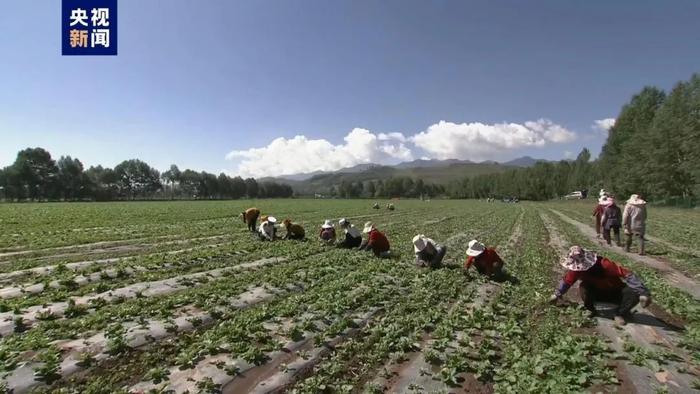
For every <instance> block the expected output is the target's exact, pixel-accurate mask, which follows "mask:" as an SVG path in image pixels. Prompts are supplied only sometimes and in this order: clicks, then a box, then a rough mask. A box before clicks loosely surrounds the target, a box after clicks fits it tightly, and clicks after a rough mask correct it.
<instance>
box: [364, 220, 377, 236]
mask: <svg viewBox="0 0 700 394" xmlns="http://www.w3.org/2000/svg"><path fill="white" fill-rule="evenodd" d="M372 229H374V223H372V222H367V223H365V228H363V229H362V232H363V233H365V234H367V233H369V232H370V231H372Z"/></svg>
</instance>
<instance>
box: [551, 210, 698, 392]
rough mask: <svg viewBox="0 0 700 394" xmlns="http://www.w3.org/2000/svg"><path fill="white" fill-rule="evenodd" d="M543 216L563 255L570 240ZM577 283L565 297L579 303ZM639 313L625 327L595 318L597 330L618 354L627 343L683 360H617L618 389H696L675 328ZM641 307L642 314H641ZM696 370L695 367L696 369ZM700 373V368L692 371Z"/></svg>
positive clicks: (554, 244) (557, 270) (557, 268)
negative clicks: (645, 363)
mask: <svg viewBox="0 0 700 394" xmlns="http://www.w3.org/2000/svg"><path fill="white" fill-rule="evenodd" d="M540 217H541V218H542V221H543V222H544V224H545V227H546V228H547V231H548V232H549V239H550V241H549V243H550V246H551V247H552V248H553V249H554V250H557V251H559V252H560V254H561V255H562V256H563V255H564V254H565V253H566V252H567V251H568V248H569V246H570V243H569V242H568V241H567V239H566V238H565V237H564V236H562V235H561V234H560V233H559V230H558V229H557V227H556V224H555V223H554V221H553V220H552V218H550V217H549V216H547V215H546V214H544V213H542V212H540ZM563 272H564V269H563V268H561V267H560V266H559V265H558V264H557V265H556V266H555V267H554V269H553V274H554V275H556V276H558V277H561V275H562V274H563ZM575 293H578V283H576V284H575V285H574V286H573V287H572V289H571V290H570V291H569V292H568V293H567V294H566V300H567V301H568V302H570V303H578V297H574V295H573V294H575ZM636 308H637V313H636V314H634V317H633V319H632V320H631V321H630V322H629V323H628V324H627V325H625V326H623V327H622V328H617V327H615V326H614V324H613V322H612V320H611V317H612V315H611V316H610V317H605V318H604V317H596V323H597V326H596V331H597V332H599V333H600V334H602V335H603V336H605V337H606V338H607V340H608V341H609V345H610V347H611V349H613V350H614V351H615V352H617V353H619V354H623V355H626V354H627V353H626V351H625V345H626V344H628V343H632V344H634V345H635V346H637V347H639V348H641V349H644V350H649V351H656V352H658V351H661V350H663V351H669V350H671V351H672V352H673V353H674V354H675V355H676V356H678V357H679V358H680V359H681V361H668V363H667V364H665V365H663V367H662V368H661V370H659V371H652V370H650V369H648V368H645V367H642V366H638V365H634V364H632V363H631V362H630V361H628V360H617V361H615V366H616V369H617V375H618V379H619V380H620V382H621V384H620V386H619V387H618V388H617V391H618V392H636V393H645V394H646V393H649V394H651V393H656V392H657V388H658V387H659V386H664V387H665V388H667V389H668V390H670V391H671V392H690V391H693V389H692V387H693V380H694V377H693V376H691V375H688V374H687V373H681V372H680V371H687V370H688V369H691V366H692V364H691V363H690V362H689V361H690V357H689V355H687V354H686V352H685V351H684V350H683V349H679V348H678V346H677V343H678V342H679V340H680V338H679V336H678V333H677V330H675V329H674V327H672V326H669V325H668V324H666V322H665V321H663V320H661V319H659V318H657V316H655V315H654V314H653V313H652V312H651V311H650V310H648V309H645V308H641V307H640V306H637V307H636ZM640 310H641V313H640ZM599 311H600V314H601V315H602V314H604V313H605V314H606V315H607V314H608V313H607V312H611V311H607V310H600V306H599ZM694 369H696V368H694ZM692 373H695V374H698V373H700V371H692Z"/></svg>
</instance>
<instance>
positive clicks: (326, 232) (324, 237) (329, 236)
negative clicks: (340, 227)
mask: <svg viewBox="0 0 700 394" xmlns="http://www.w3.org/2000/svg"><path fill="white" fill-rule="evenodd" d="M318 237H319V238H320V239H321V241H323V242H326V243H333V242H335V227H333V223H331V221H330V220H326V221H325V222H324V223H323V224H322V225H321V231H320V232H319V233H318Z"/></svg>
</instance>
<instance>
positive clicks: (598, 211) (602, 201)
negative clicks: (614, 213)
mask: <svg viewBox="0 0 700 394" xmlns="http://www.w3.org/2000/svg"><path fill="white" fill-rule="evenodd" d="M607 204H608V195H607V194H606V195H604V196H601V197H600V198H599V199H598V203H597V204H596V205H595V208H593V215H591V216H593V218H594V219H595V233H596V236H597V237H598V238H600V234H601V233H602V232H601V227H602V222H601V219H602V217H603V213H604V212H605V208H606V207H607V206H608V205H607Z"/></svg>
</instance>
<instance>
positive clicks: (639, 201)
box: [627, 194, 647, 205]
mask: <svg viewBox="0 0 700 394" xmlns="http://www.w3.org/2000/svg"><path fill="white" fill-rule="evenodd" d="M627 203H628V204H632V205H644V204H646V203H647V202H646V201H644V200H642V199H641V198H639V194H633V195H631V196H630V199H629V200H627Z"/></svg>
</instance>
